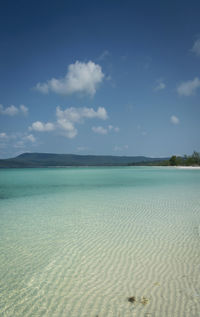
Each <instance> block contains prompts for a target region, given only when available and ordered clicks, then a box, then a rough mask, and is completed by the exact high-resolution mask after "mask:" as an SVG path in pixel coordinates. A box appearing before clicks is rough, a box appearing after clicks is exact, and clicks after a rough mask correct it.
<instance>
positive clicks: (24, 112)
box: [19, 105, 28, 115]
mask: <svg viewBox="0 0 200 317" xmlns="http://www.w3.org/2000/svg"><path fill="white" fill-rule="evenodd" d="M19 108H20V110H21V112H22V113H23V114H24V115H27V114H28V108H27V107H26V106H24V105H20V106H19Z"/></svg>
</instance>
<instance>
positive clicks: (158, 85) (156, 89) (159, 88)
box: [154, 79, 166, 91]
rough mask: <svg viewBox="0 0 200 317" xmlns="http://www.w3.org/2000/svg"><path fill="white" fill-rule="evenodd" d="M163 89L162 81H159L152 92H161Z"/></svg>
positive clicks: (164, 85)
mask: <svg viewBox="0 0 200 317" xmlns="http://www.w3.org/2000/svg"><path fill="white" fill-rule="evenodd" d="M165 87H166V84H165V83H164V82H163V80H162V79H159V80H157V85H156V87H155V88H154V90H155V91H159V90H163V89H165Z"/></svg>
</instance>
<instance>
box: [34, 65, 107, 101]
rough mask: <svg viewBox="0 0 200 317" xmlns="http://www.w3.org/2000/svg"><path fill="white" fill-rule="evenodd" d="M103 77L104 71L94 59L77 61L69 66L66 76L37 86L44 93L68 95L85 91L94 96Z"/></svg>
mask: <svg viewBox="0 0 200 317" xmlns="http://www.w3.org/2000/svg"><path fill="white" fill-rule="evenodd" d="M103 78H104V73H103V72H102V69H101V66H100V65H98V64H95V63H94V62H92V61H89V62H88V63H82V62H79V61H76V62H75V63H74V64H70V65H69V66H68V71H67V74H66V75H65V77H64V78H60V79H56V78H52V79H50V80H48V81H47V82H45V83H37V85H36V87H35V88H36V89H37V90H39V91H40V92H42V93H48V92H49V91H53V92H55V93H57V94H61V95H68V94H73V93H77V92H78V93H81V92H83V93H87V94H89V95H91V96H93V95H94V94H95V93H96V89H97V85H98V84H100V83H101V82H102V81H103Z"/></svg>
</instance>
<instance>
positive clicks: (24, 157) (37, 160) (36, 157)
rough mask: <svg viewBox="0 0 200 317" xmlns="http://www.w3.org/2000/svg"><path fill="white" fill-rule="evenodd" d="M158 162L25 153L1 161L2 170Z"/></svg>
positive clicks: (155, 159) (137, 159) (133, 158)
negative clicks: (10, 168) (9, 168)
mask: <svg viewBox="0 0 200 317" xmlns="http://www.w3.org/2000/svg"><path fill="white" fill-rule="evenodd" d="M162 160H163V159H162ZM156 161H158V162H159V161H161V159H160V158H150V157H145V156H109V155H108V156H107V155H75V154H49V153H24V154H21V155H19V156H17V157H15V158H10V159H1V160H0V168H3V167H7V168H8V167H49V166H125V165H132V164H137V163H142V162H143V163H150V162H156Z"/></svg>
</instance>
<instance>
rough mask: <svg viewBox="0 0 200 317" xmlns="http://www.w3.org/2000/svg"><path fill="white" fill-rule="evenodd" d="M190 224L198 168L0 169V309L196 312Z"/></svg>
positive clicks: (74, 313)
mask: <svg viewBox="0 0 200 317" xmlns="http://www.w3.org/2000/svg"><path fill="white" fill-rule="evenodd" d="M199 224H200V170H179V169H176V168H163V167H113V168H111V167H110V168H103V167H99V168H96V167H94V168H92V167H90V168H47V169H5V170H3V169H2V170H0V316H10V317H18V316H20V317H21V316H22V317H24V316H31V317H32V316H38V317H39V316H50V317H51V316H56V317H57V316H67V317H68V316H69V317H79V316H80V317H84V316H85V317H96V316H98V317H126V316H128V317H129V316H131V317H132V316H137V317H138V316H151V317H152V316H154V317H165V316H168V317H175V316H177V317H184V316H187V317H200V236H199V235H200V227H199ZM131 296H134V297H135V302H134V303H131V302H129V301H128V298H129V297H131Z"/></svg>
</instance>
